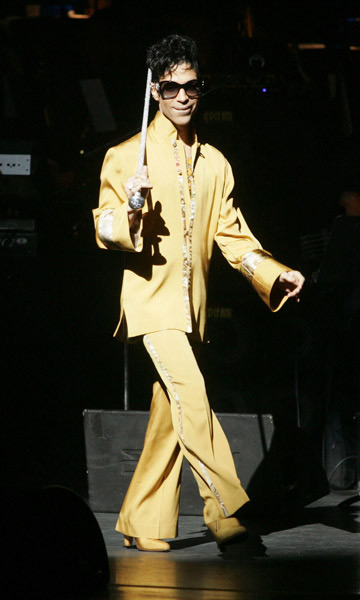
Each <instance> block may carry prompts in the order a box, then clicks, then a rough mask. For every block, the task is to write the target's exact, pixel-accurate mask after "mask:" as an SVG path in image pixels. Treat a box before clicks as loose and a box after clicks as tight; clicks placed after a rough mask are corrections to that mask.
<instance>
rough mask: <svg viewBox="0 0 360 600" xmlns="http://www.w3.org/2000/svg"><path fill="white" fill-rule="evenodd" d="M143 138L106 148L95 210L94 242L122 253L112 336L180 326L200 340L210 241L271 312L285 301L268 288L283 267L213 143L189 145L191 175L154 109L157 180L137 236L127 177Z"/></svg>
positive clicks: (152, 168)
mask: <svg viewBox="0 0 360 600" xmlns="http://www.w3.org/2000/svg"><path fill="white" fill-rule="evenodd" d="M139 143H140V134H138V135H136V136H134V137H132V138H130V139H129V140H127V141H126V142H124V143H122V144H120V145H118V146H116V147H113V148H111V149H110V150H109V151H108V152H107V154H106V156H105V159H104V163H103V167H102V171H101V186H100V197H99V207H98V208H97V209H95V210H94V211H93V214H94V220H95V228H96V240H97V244H98V245H99V246H100V248H104V249H117V250H125V251H127V252H126V261H125V268H124V277H123V285H122V292H121V312H120V321H119V325H118V327H117V329H116V331H115V334H114V335H115V336H116V337H119V338H121V339H130V338H134V337H136V336H139V335H143V334H145V333H150V332H153V331H159V330H162V329H178V330H181V331H185V332H187V333H189V334H191V337H193V338H195V339H200V340H201V339H203V336H204V330H205V322H206V294H207V280H208V273H209V266H210V259H211V255H212V250H213V244H214V241H216V242H217V244H218V245H219V247H220V249H221V251H222V253H223V254H224V256H225V258H226V259H227V261H228V262H229V263H230V265H231V266H232V267H234V268H235V269H238V270H239V271H241V272H242V273H243V274H244V275H245V276H246V277H247V278H248V279H249V281H251V283H252V285H253V287H254V289H255V290H256V291H257V293H258V294H259V295H260V296H261V298H262V299H263V300H264V302H265V303H266V304H267V305H268V306H269V308H270V309H271V310H273V311H274V310H277V309H278V308H280V306H281V305H282V304H283V302H284V301H285V299H286V297H284V295H283V294H277V295H276V297H275V294H273V293H272V288H273V284H274V282H275V280H276V279H277V277H278V276H279V275H280V273H282V272H283V271H285V270H289V268H288V267H286V266H285V265H282V264H280V263H278V262H277V261H276V260H274V259H273V258H272V257H271V255H269V254H268V253H267V252H265V251H263V250H262V248H261V245H260V243H259V242H258V240H257V239H256V238H255V237H254V236H253V234H252V233H251V231H250V229H249V228H248V226H247V224H246V222H245V220H244V217H243V216H242V214H241V212H240V210H239V209H237V208H235V207H234V205H233V199H232V197H231V193H232V189H233V185H234V180H233V175H232V170H231V167H230V165H229V163H228V162H227V160H226V159H225V157H224V156H223V155H222V154H221V152H219V151H218V150H217V149H216V148H214V147H213V146H210V145H209V144H200V143H199V142H198V140H197V139H196V140H195V142H194V145H193V148H192V169H193V177H190V181H189V180H188V176H187V165H186V159H185V151H184V147H183V144H182V142H181V140H179V139H177V131H176V129H175V128H174V126H173V124H172V123H171V121H169V120H168V119H167V118H166V117H164V116H163V115H162V114H161V113H160V112H158V113H157V114H156V116H155V118H154V120H153V121H152V122H151V123H150V125H149V127H148V133H147V140H146V164H147V165H148V170H149V178H150V181H151V183H152V185H153V189H152V190H151V193H149V195H148V197H147V200H146V204H145V207H144V209H143V211H142V218H141V223H140V231H139V234H140V236H139V238H138V241H137V242H136V241H135V239H134V236H133V235H132V233H131V231H130V229H129V222H128V214H127V206H128V198H127V195H126V193H125V189H124V186H125V182H126V181H127V179H128V178H129V177H130V176H132V175H134V174H135V173H136V170H137V162H138V154H139Z"/></svg>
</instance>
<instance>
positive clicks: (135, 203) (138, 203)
mask: <svg viewBox="0 0 360 600" xmlns="http://www.w3.org/2000/svg"><path fill="white" fill-rule="evenodd" d="M151 76H152V73H151V69H148V72H147V78H146V88H145V100H144V112H143V120H142V125H141V137H140V150H139V160H138V168H137V173H141V171H142V168H143V166H144V159H145V144H146V132H147V125H148V118H149V105H150V84H151ZM144 203H145V198H143V197H142V195H141V193H140V192H135V194H134V195H133V196H131V198H130V199H129V204H130V206H131V208H133V209H135V210H139V209H140V208H142V207H143V206H144Z"/></svg>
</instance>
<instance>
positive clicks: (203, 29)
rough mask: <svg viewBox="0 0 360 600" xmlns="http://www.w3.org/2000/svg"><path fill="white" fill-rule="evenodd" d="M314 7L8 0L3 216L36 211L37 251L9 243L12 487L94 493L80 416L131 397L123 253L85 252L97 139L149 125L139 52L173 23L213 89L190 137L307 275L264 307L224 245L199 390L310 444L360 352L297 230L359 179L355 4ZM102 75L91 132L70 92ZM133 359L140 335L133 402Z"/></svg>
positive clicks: (142, 385) (6, 436)
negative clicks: (8, 167)
mask: <svg viewBox="0 0 360 600" xmlns="http://www.w3.org/2000/svg"><path fill="white" fill-rule="evenodd" d="M98 4H100V3H98ZM314 4H315V3H314V2H308V1H294V2H286V1H281V0H271V1H267V2H261V1H255V0H254V1H252V2H251V1H248V2H246V1H240V0H238V1H235V0H234V1H229V2H226V3H222V4H219V5H218V6H217V7H214V6H213V5H212V4H211V3H210V4H209V3H208V2H202V1H199V2H193V3H191V4H187V5H186V6H181V7H180V6H179V3H178V2H172V1H170V0H168V1H167V2H161V1H157V2H156V3H155V4H154V3H146V4H145V3H144V4H142V3H140V4H139V3H136V2H130V1H129V2H128V1H124V2H113V3H112V5H111V6H108V7H105V8H102V9H98V10H97V11H95V12H94V13H93V14H92V16H91V17H90V18H89V19H86V20H75V19H69V18H67V17H63V18H57V19H55V18H49V17H47V18H45V17H39V18H27V17H26V5H25V4H24V3H21V2H17V3H16V2H14V3H12V2H7V3H6V2H5V4H4V6H3V8H2V14H1V15H0V16H1V29H0V35H1V37H0V40H1V49H0V57H1V58H0V61H1V63H0V64H1V90H0V91H1V94H0V103H1V104H0V108H1V111H0V123H1V135H0V154H7V153H16V154H22V153H29V154H31V157H32V169H31V175H30V176H28V177H24V176H23V177H22V176H6V175H2V176H1V178H0V219H1V220H2V221H3V220H5V221H6V219H9V218H15V219H34V220H35V224H36V226H35V234H36V236H35V237H36V242H37V250H36V252H35V251H34V252H33V253H30V255H27V253H26V252H24V253H23V254H21V253H20V254H18V255H14V253H13V252H12V251H11V250H10V249H9V248H8V247H4V246H2V247H0V265H1V271H0V274H1V321H2V328H1V329H2V340H3V353H2V361H1V364H2V369H1V392H2V393H1V396H2V402H1V405H2V411H3V419H2V423H3V425H2V432H3V435H2V439H3V444H4V448H3V457H4V460H3V463H4V467H5V472H4V475H3V478H2V482H3V484H5V485H19V484H21V485H23V484H25V485H26V484H31V485H38V484H41V485H42V484H48V483H56V484H63V485H68V486H70V487H72V488H73V489H75V490H76V491H79V492H80V493H82V494H86V458H85V448H84V437H83V422H82V411H83V410H84V409H91V408H96V409H104V410H108V409H113V410H121V409H122V408H123V396H124V384H123V382H124V349H123V346H122V345H121V344H119V343H118V342H117V341H115V340H114V339H113V338H112V334H113V331H114V329H115V326H116V324H117V319H118V306H119V291H120V286H121V276H122V256H121V253H111V252H103V251H100V250H99V249H98V248H97V247H96V245H95V241H94V232H93V224H92V215H91V209H92V208H95V207H96V205H97V200H98V190H99V173H100V168H101V164H102V160H103V158H104V154H105V152H106V149H107V148H108V147H110V146H111V145H114V144H115V143H118V142H119V141H121V140H123V139H126V138H127V137H128V136H129V135H131V134H132V133H133V132H135V131H137V130H138V129H139V127H140V125H141V118H142V107H143V96H144V91H145V79H146V69H145V66H144V63H145V53H146V48H147V47H148V46H149V45H151V44H152V43H154V42H155V41H156V40H157V39H159V38H161V37H162V36H164V35H167V34H169V33H173V32H177V33H180V34H181V33H184V34H187V35H190V36H192V37H193V38H195V39H196V41H197V42H198V45H199V50H200V59H201V67H202V73H203V77H204V79H205V82H206V86H207V90H208V92H209V93H208V94H207V95H206V96H205V97H204V98H203V101H202V105H201V109H200V111H199V114H198V128H199V132H200V134H201V135H202V136H203V137H204V138H206V139H207V141H209V142H210V143H213V144H214V145H216V146H217V147H218V148H219V149H220V150H222V151H223V152H224V154H225V155H226V156H227V158H228V159H229V160H230V162H231V164H232V166H233V170H234V174H235V178H236V198H237V199H238V201H239V204H240V206H241V208H242V210H243V212H244V214H245V217H246V218H247V220H248V223H249V225H250V226H251V228H252V230H253V231H254V233H255V234H256V235H257V237H259V239H260V240H261V242H262V244H263V246H264V247H265V248H266V249H267V250H269V251H271V252H272V253H273V254H274V255H275V256H276V258H277V259H278V260H280V261H282V262H284V263H285V264H288V265H290V266H292V267H293V268H299V269H301V270H302V271H303V272H304V273H305V274H306V275H307V284H306V288H305V291H304V294H303V299H302V302H301V304H300V305H299V306H297V305H295V304H294V303H290V302H289V303H287V305H286V306H285V307H284V309H283V310H282V311H281V312H280V313H278V314H275V315H272V314H271V313H270V312H269V311H268V310H267V309H266V307H265V306H264V305H263V304H262V303H261V301H260V300H259V299H258V298H257V296H256V295H255V294H254V293H253V292H252V290H251V289H250V287H249V286H248V284H247V283H246V282H245V281H244V280H242V279H241V278H240V277H239V276H238V275H237V274H236V273H235V272H233V271H232V270H231V268H230V267H229V266H228V265H227V264H226V263H225V261H224V260H223V259H222V258H221V257H220V256H219V253H218V252H217V251H216V252H215V255H214V260H213V264H212V273H211V279H210V284H209V334H210V340H211V343H210V344H208V345H206V347H204V348H203V351H202V357H201V365H202V368H203V370H204V373H205V376H206V379H207V383H208V391H209V397H210V401H211V403H212V405H213V407H214V408H215V409H216V410H218V411H221V412H250V413H251V412H268V413H272V414H274V415H275V416H276V418H277V419H278V420H279V421H281V422H282V423H285V426H286V425H287V424H288V425H289V427H290V426H293V425H294V424H296V422H297V423H298V424H300V427H301V428H302V430H303V432H304V435H305V436H306V437H307V439H308V440H309V442H310V443H311V444H312V445H313V447H314V454H316V453H319V452H321V449H320V447H321V446H322V442H323V431H324V426H325V425H326V415H327V414H328V403H329V394H328V391H327V390H328V387H329V385H331V384H332V382H333V380H334V375H333V374H334V369H336V368H337V366H338V364H339V355H341V357H342V359H344V357H346V361H347V359H349V362H350V364H355V363H356V360H357V359H358V328H357V329H356V328H355V329H354V328H352V329H351V331H350V332H349V331H346V332H345V333H344V331H341V332H340V333H339V327H338V322H339V321H340V316H339V315H340V313H341V305H342V304H341V303H342V302H343V299H344V290H343V289H342V290H341V291H340V293H339V296H337V295H336V301H334V294H331V298H332V301H331V302H329V297H330V296H329V294H327V293H325V294H323V293H322V292H323V290H320V292H319V287H317V286H316V284H315V282H314V277H313V273H314V272H316V270H317V269H318V268H319V266H320V263H321V258H322V250H323V249H322V248H320V250H318V251H314V252H313V254H312V255H311V256H310V257H308V256H305V254H304V242H303V240H304V236H308V235H310V234H314V235H316V236H319V239H320V238H321V236H323V237H324V238H326V236H327V235H328V233H329V231H330V229H331V226H332V223H333V221H334V218H335V217H336V216H337V215H339V214H341V212H342V209H341V208H340V206H339V197H340V194H341V193H342V192H343V191H344V190H348V189H355V190H358V189H359V185H360V172H359V147H360V144H359V141H360V140H359V133H360V125H359V117H360V114H359V113H360V97H359V96H360V77H359V71H360V69H359V64H360V50H359V48H360V21H359V18H360V8H359V3H358V2H346V1H333V2H331V1H327V2H322V1H320V2H317V3H316V6H314ZM84 8H86V6H85V3H84V5H83V7H81V6H80V7H79V10H84ZM356 18H358V20H356ZM313 43H317V44H322V45H323V47H322V48H321V49H316V48H314V47H309V44H310V45H311V44H313ZM301 44H308V45H307V46H306V47H303V46H301ZM356 48H357V49H356ZM94 79H95V80H97V81H98V83H99V82H100V84H101V85H102V89H103V91H104V92H105V96H106V98H107V101H108V107H109V108H108V112H107V113H105V115H104V112H101V111H100V121H101V122H100V125H99V124H98V125H96V123H95V121H94V114H92V112H91V111H90V110H89V107H88V102H87V100H88V98H87V97H86V94H84V92H83V89H82V86H81V82H82V81H83V80H94ZM93 100H94V101H95V104H97V102H98V103H100V100H97V97H96V96H95V97H94V98H93ZM98 105H99V106H100V104H98ZM154 110H155V106H152V108H151V111H152V114H153V112H154ZM101 116H102V118H101ZM105 117H109V119H108V121H109V120H110V125H111V121H112V123H113V125H112V126H107V125H106V124H105V125H104V121H105ZM2 239H3V238H2ZM321 239H322V238H321ZM357 283H358V282H357ZM338 298H339V299H338ZM339 307H340V308H339ZM340 338H341V340H340V341H341V344H342V345H341V344H340V342H339V339H340ZM143 358H144V357H143V351H142V348H141V347H140V345H136V346H131V347H130V348H129V373H130V377H129V379H130V386H129V393H130V408H131V409H133V410H147V409H148V407H149V403H150V399H151V376H152V374H151V371H150V367H149V366H148V363H147V361H146V360H144V361H143ZM356 364H357V363H356ZM344 379H346V381H347V382H349V381H350V384H351V385H350V388H349V390H346V391H344V386H343V385H342V384H343V382H344ZM353 380H354V381H353ZM355 380H356V381H355ZM338 381H340V384H339V386H338V388H339V389H338V391H337V392H336V393H337V400H336V402H338V403H339V402H340V403H341V402H342V401H343V399H344V397H345V403H346V405H347V408H346V411H345V412H346V415H345V417H344V418H343V420H345V421H346V420H349V419H350V418H351V415H352V414H353V412H354V407H355V405H356V402H357V399H358V387H356V386H358V383H357V381H358V380H357V378H356V377H355V376H354V374H353V373H350V375H349V374H347V373H345V374H344V373H341V374H340V376H339V378H338ZM340 388H341V389H340ZM332 394H333V395H334V393H332ZM339 398H340V400H339ZM349 398H350V400H349ZM341 418H342V417H341ZM340 420H341V419H340ZM334 427H335V425H333V424H332V423H330V429H331V428H334ZM350 437H351V436H350ZM345 445H346V444H345ZM350 445H351V444H350Z"/></svg>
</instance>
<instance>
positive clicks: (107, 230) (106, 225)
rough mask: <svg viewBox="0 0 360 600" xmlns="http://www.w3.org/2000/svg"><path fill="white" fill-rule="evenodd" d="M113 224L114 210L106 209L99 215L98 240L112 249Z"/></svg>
mask: <svg viewBox="0 0 360 600" xmlns="http://www.w3.org/2000/svg"><path fill="white" fill-rule="evenodd" d="M113 224H114V209H113V208H108V209H107V210H104V212H103V213H102V214H101V215H100V219H99V227H98V234H99V238H100V240H101V241H102V242H103V244H105V245H106V246H110V247H113V246H114V245H115V244H114V239H113Z"/></svg>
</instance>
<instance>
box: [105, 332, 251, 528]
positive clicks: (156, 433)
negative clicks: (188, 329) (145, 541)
mask: <svg viewBox="0 0 360 600" xmlns="http://www.w3.org/2000/svg"><path fill="white" fill-rule="evenodd" d="M144 345H145V348H146V350H147V351H148V353H149V355H150V357H151V359H152V361H153V363H154V365H155V367H156V369H157V372H158V374H159V376H160V381H158V382H156V383H155V384H154V388H153V398H152V402H151V407H150V418H149V424H148V427H147V431H146V436H145V441H144V448H143V451H142V453H141V456H140V459H139V462H138V465H137V467H136V470H135V472H134V475H133V478H132V480H131V483H130V486H129V489H128V491H127V494H126V497H125V499H124V502H123V505H122V507H121V511H120V515H119V518H118V521H117V524H116V529H117V530H118V531H121V532H122V533H124V534H126V535H130V536H134V537H151V538H173V537H176V535H177V524H178V516H179V501H180V476H181V466H182V461H183V457H184V456H185V457H186V459H187V460H188V461H189V464H190V467H191V470H192V473H193V474H194V477H195V479H196V482H197V484H198V487H199V493H200V495H201V497H202V499H203V501H204V521H205V523H210V522H211V521H215V520H217V519H221V518H224V517H227V516H230V515H232V514H234V513H235V512H236V510H238V509H239V508H240V507H241V506H242V505H243V504H245V502H247V501H248V500H249V498H248V496H247V494H246V492H245V491H244V489H243V488H242V487H241V484H240V481H239V479H238V477H237V474H236V470H235V465H234V461H233V457H232V453H231V450H230V447H229V443H228V441H227V439H226V436H225V434H224V432H223V430H222V427H221V425H220V423H219V421H218V419H217V418H216V416H215V414H214V412H213V411H212V410H211V409H210V407H209V402H208V399H207V395H206V389H205V384H204V380H203V377H202V374H201V372H200V369H199V367H198V364H197V361H196V359H195V356H194V354H193V350H192V348H191V345H190V343H189V340H188V338H187V335H186V334H185V333H183V332H182V331H177V330H165V331H159V332H156V333H150V334H147V335H145V336H144Z"/></svg>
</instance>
